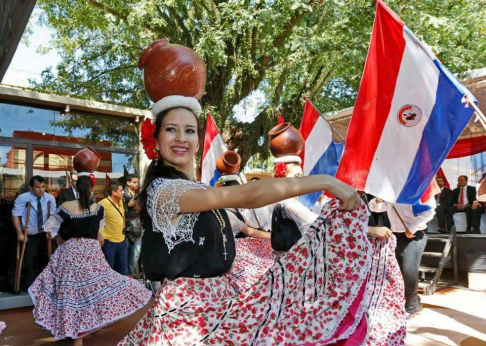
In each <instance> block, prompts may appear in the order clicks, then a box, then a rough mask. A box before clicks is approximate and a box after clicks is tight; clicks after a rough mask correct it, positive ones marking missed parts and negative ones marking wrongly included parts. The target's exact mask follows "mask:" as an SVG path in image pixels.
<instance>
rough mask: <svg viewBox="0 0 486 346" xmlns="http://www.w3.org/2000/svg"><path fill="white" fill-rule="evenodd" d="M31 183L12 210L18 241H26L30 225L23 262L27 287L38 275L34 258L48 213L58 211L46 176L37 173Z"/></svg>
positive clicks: (11, 280)
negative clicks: (36, 274) (27, 221)
mask: <svg viewBox="0 0 486 346" xmlns="http://www.w3.org/2000/svg"><path fill="white" fill-rule="evenodd" d="M29 185H30V191H29V192H25V193H23V194H21V195H19V196H18V197H17V199H16V200H15V205H14V208H13V210H12V223H13V225H14V228H15V231H16V232H17V241H19V242H23V241H24V231H25V227H27V226H28V228H27V245H26V248H25V255H24V263H23V266H24V275H25V283H26V285H27V287H29V286H30V285H32V283H33V282H34V280H35V277H36V276H35V273H34V258H35V255H36V254H37V248H38V247H39V243H40V241H41V236H42V235H43V232H44V223H45V222H46V221H47V219H48V215H52V214H54V212H55V211H56V200H55V199H54V197H53V196H52V195H51V194H49V193H46V192H45V191H46V186H45V182H44V178H42V177H41V176H39V175H36V176H34V177H32V178H31V179H30V181H29ZM29 204H30V205H31V210H30V216H29V224H28V225H26V224H25V223H26V219H27V210H28V206H29ZM9 273H10V274H9V275H8V276H9V284H11V285H12V287H13V284H14V282H13V281H14V278H13V276H12V275H11V274H12V270H9Z"/></svg>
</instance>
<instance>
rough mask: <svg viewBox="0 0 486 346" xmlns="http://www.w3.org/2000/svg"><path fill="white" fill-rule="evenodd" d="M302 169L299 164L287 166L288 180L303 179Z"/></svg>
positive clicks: (286, 175)
mask: <svg viewBox="0 0 486 346" xmlns="http://www.w3.org/2000/svg"><path fill="white" fill-rule="evenodd" d="M302 173H303V172H302V167H300V165H298V164H289V165H287V171H286V172H285V177H286V178H294V177H296V178H297V177H301V176H302Z"/></svg>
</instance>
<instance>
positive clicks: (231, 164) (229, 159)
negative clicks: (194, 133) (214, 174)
mask: <svg viewBox="0 0 486 346" xmlns="http://www.w3.org/2000/svg"><path fill="white" fill-rule="evenodd" d="M240 164H241V157H240V155H238V153H236V152H234V151H226V152H224V153H223V154H222V155H221V156H220V157H219V158H218V161H216V169H217V170H218V172H219V174H221V175H228V174H236V173H238V172H239V170H240Z"/></svg>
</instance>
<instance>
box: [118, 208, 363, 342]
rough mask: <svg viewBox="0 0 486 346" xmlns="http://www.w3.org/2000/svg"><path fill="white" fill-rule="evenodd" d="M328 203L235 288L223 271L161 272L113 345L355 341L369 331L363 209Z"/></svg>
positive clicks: (360, 340) (361, 338) (360, 339)
mask: <svg viewBox="0 0 486 346" xmlns="http://www.w3.org/2000/svg"><path fill="white" fill-rule="evenodd" d="M338 206H339V205H338V202H337V201H333V202H331V203H329V204H328V205H326V206H325V207H324V208H323V210H322V213H321V215H320V217H319V218H317V220H316V221H315V222H314V224H313V225H312V226H311V227H310V228H309V230H308V232H306V234H304V235H303V237H302V239H300V240H299V241H298V242H297V243H296V244H295V245H294V246H293V247H292V249H290V251H289V252H287V253H285V254H282V255H279V257H278V258H276V260H275V263H274V265H273V266H272V267H271V268H270V269H269V270H268V271H267V273H266V274H265V275H263V276H262V277H261V278H260V280H258V281H257V282H256V283H255V284H254V285H253V286H252V287H251V288H249V289H247V290H246V291H244V292H242V293H238V291H237V290H236V288H235V287H234V286H233V285H232V284H231V279H230V278H229V277H228V276H227V275H225V276H222V277H218V278H210V279H191V278H179V279H176V280H174V281H169V280H166V281H165V282H164V284H163V286H162V287H161V288H160V289H159V291H158V292H157V296H156V298H155V304H154V307H153V308H152V309H150V310H149V311H148V312H147V314H146V315H145V317H144V318H143V319H142V320H141V321H140V322H139V323H138V324H137V325H136V326H135V328H134V330H133V331H132V332H130V333H129V334H128V335H127V336H126V337H125V338H124V339H123V340H122V341H121V342H120V343H119V345H159V346H160V345H173V346H175V345H177V346H179V345H260V346H263V345H329V344H334V343H336V342H338V344H342V345H345V344H346V345H347V344H350V345H351V344H352V345H361V344H363V343H365V342H366V338H367V333H366V331H367V320H366V317H365V312H366V311H367V309H368V299H367V278H368V273H369V269H370V265H371V251H372V246H371V244H370V242H369V241H368V238H367V236H366V229H367V222H368V215H367V214H368V212H367V210H366V207H365V206H364V205H363V206H361V207H360V208H359V209H358V210H357V211H354V212H342V211H339V210H337V208H338Z"/></svg>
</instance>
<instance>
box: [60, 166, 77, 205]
mask: <svg viewBox="0 0 486 346" xmlns="http://www.w3.org/2000/svg"><path fill="white" fill-rule="evenodd" d="M70 176H71V186H70V187H68V188H65V189H61V191H60V193H59V198H58V203H57V204H58V205H61V204H63V203H64V202H69V201H74V200H75V199H78V198H79V194H78V191H77V190H76V183H77V182H78V172H76V171H71V173H70Z"/></svg>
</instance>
